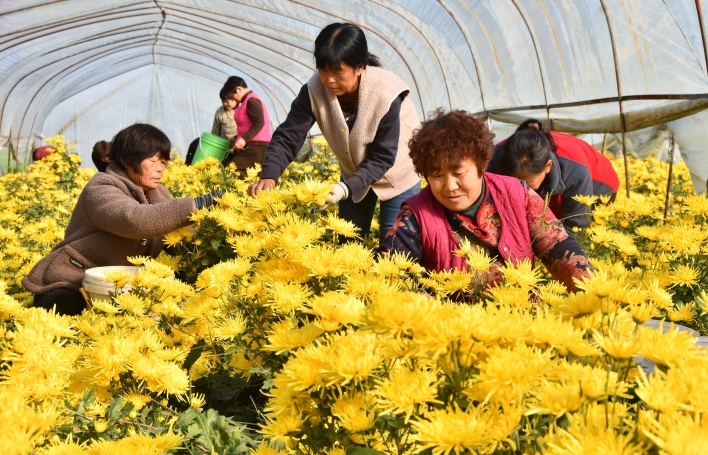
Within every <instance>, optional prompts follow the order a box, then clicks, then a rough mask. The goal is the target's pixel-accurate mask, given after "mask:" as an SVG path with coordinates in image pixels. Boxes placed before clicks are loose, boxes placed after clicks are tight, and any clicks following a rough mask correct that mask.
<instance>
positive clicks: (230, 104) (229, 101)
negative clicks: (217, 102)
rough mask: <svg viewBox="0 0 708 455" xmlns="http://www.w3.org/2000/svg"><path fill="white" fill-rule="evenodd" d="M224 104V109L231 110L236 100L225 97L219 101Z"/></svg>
mask: <svg viewBox="0 0 708 455" xmlns="http://www.w3.org/2000/svg"><path fill="white" fill-rule="evenodd" d="M221 104H223V105H224V109H226V110H227V111H231V110H233V109H234V108H235V107H236V100H235V99H233V98H226V99H225V100H223V101H222V102H221Z"/></svg>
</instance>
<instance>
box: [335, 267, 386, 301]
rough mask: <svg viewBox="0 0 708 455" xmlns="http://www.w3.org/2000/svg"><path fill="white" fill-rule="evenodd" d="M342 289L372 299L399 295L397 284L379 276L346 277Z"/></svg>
mask: <svg viewBox="0 0 708 455" xmlns="http://www.w3.org/2000/svg"><path fill="white" fill-rule="evenodd" d="M342 289H343V290H344V291H346V292H349V293H351V294H354V295H358V296H360V297H364V298H372V297H373V296H375V295H377V294H385V293H394V294H396V293H398V292H400V291H398V289H399V287H398V285H397V283H391V282H390V281H388V280H387V279H386V278H384V277H382V276H379V275H371V274H364V273H355V274H352V275H349V276H346V277H345V282H344V284H342Z"/></svg>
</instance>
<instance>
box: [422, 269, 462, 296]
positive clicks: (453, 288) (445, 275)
mask: <svg viewBox="0 0 708 455" xmlns="http://www.w3.org/2000/svg"><path fill="white" fill-rule="evenodd" d="M429 277H430V278H421V279H420V280H419V282H420V283H421V284H424V285H425V286H428V287H430V288H431V289H433V290H434V291H435V292H437V293H439V294H442V295H450V294H454V293H456V292H460V291H463V292H464V291H465V290H466V289H467V288H469V287H470V285H471V284H472V283H473V281H474V279H475V274H473V273H468V272H465V271H463V270H457V269H454V270H443V271H441V272H430V273H429Z"/></svg>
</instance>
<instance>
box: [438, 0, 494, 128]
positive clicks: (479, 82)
mask: <svg viewBox="0 0 708 455" xmlns="http://www.w3.org/2000/svg"><path fill="white" fill-rule="evenodd" d="M438 3H440V6H442V7H443V9H444V10H445V11H446V12H447V14H449V15H450V17H451V18H452V20H453V21H454V22H455V24H457V28H458V29H459V30H460V32H461V33H462V36H464V37H465V41H466V42H467V48H468V49H469V50H470V55H471V56H472V61H473V62H474V72H475V74H476V75H477V86H478V87H479V98H480V100H481V101H482V110H483V112H484V115H485V117H487V118H489V116H488V115H487V103H486V101H485V100H484V89H483V88H482V76H481V74H480V73H479V62H478V61H477V56H476V55H475V53H474V50H473V49H472V45H471V41H470V39H469V37H468V36H467V33H466V32H465V30H464V28H463V27H461V26H460V21H459V20H457V16H455V13H453V12H452V11H451V10H450V8H448V6H447V5H446V4H445V1H444V0H438ZM451 105H452V104H451ZM490 131H491V124H490Z"/></svg>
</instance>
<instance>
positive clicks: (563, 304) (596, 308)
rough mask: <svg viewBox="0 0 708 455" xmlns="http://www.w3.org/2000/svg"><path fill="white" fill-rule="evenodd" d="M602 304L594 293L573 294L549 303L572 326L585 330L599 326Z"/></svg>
mask: <svg viewBox="0 0 708 455" xmlns="http://www.w3.org/2000/svg"><path fill="white" fill-rule="evenodd" d="M602 302H603V301H602V299H600V298H599V297H598V296H597V295H595V294H594V293H591V292H575V293H573V294H569V295H567V296H564V297H562V298H559V299H558V300H557V301H552V302H549V303H551V305H552V306H553V309H554V310H555V311H557V312H558V313H559V314H560V315H561V316H562V317H563V318H569V319H571V320H572V322H573V325H574V326H576V327H580V328H583V329H586V330H587V329H592V328H593V327H595V326H596V325H597V324H599V322H600V319H601V318H602Z"/></svg>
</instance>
